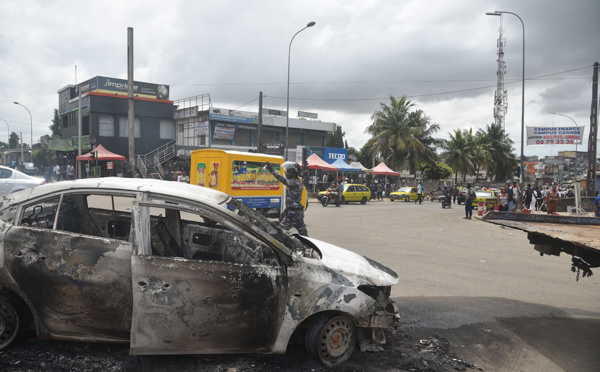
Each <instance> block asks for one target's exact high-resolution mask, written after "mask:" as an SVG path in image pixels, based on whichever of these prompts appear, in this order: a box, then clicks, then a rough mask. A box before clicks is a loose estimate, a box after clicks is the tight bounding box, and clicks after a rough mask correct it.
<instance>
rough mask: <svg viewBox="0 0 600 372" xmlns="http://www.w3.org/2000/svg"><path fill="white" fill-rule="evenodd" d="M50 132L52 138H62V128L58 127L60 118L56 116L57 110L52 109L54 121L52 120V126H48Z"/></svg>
mask: <svg viewBox="0 0 600 372" xmlns="http://www.w3.org/2000/svg"><path fill="white" fill-rule="evenodd" d="M49 128H50V130H51V131H52V135H53V136H58V137H61V136H62V127H61V125H60V116H58V110H57V109H54V119H52V124H51V125H50V127H49Z"/></svg>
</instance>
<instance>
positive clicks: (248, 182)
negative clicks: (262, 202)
mask: <svg viewBox="0 0 600 372" xmlns="http://www.w3.org/2000/svg"><path fill="white" fill-rule="evenodd" d="M273 169H274V170H275V173H279V164H273ZM231 189H232V190H279V181H277V178H275V177H274V176H273V175H272V174H271V172H269V171H268V170H267V169H266V168H265V163H263V162H259V161H243V160H234V161H233V162H232V164H231Z"/></svg>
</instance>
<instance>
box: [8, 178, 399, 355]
mask: <svg viewBox="0 0 600 372" xmlns="http://www.w3.org/2000/svg"><path fill="white" fill-rule="evenodd" d="M1 203H2V204H1V206H0V349H2V348H5V347H7V346H8V345H10V343H11V342H13V340H14V339H15V338H16V337H17V336H18V334H19V333H20V332H21V331H22V330H23V329H26V328H27V327H31V326H33V327H35V331H36V332H37V335H38V338H40V339H61V340H76V341H97V342H128V343H129V345H130V354H132V355H146V354H218V353H250V352H256V353H265V354H268V353H273V354H283V353H285V351H286V348H287V345H288V342H289V341H290V338H291V336H292V334H295V335H300V336H302V335H303V337H304V340H305V345H306V348H307V350H308V352H309V353H310V354H312V355H313V356H314V357H316V358H317V359H318V360H319V361H320V362H322V363H323V364H325V365H328V366H332V365H336V364H339V363H341V362H343V361H345V360H346V359H348V358H349V357H350V355H351V354H352V352H353V350H354V349H355V348H356V345H357V343H358V344H359V345H360V347H361V349H363V350H364V349H370V350H374V349H377V348H381V346H380V345H381V344H382V343H384V342H385V334H384V329H386V328H394V327H397V326H398V324H399V323H398V322H399V316H398V310H397V307H396V304H395V303H394V302H393V301H392V300H390V298H389V296H390V290H391V286H392V285H394V284H396V283H397V282H398V277H397V275H396V274H395V273H394V272H393V271H392V270H390V269H388V268H386V267H385V266H383V265H381V264H379V263H377V262H374V261H372V260H370V259H368V258H365V257H363V256H360V255H358V254H355V253H352V252H350V251H347V250H344V249H342V248H339V247H336V246H334V245H331V244H327V243H325V242H322V241H319V240H317V239H313V238H308V237H302V236H299V235H292V234H290V233H289V232H287V231H284V230H282V229H280V228H279V227H278V226H277V225H276V224H275V223H273V222H272V221H270V220H268V219H266V218H264V217H263V216H261V215H260V214H259V213H257V212H256V211H254V210H253V209H250V208H249V207H247V206H246V205H244V204H243V203H241V202H239V201H238V200H236V199H233V198H231V197H230V196H228V195H227V194H224V193H221V192H219V191H215V190H211V189H207V188H203V187H198V186H194V185H189V184H184V183H181V182H167V181H160V180H150V179H126V178H101V179H85V180H76V181H65V182H58V183H53V184H47V185H44V186H43V187H36V188H33V189H28V190H24V191H21V192H18V193H14V194H10V195H8V196H5V197H4V198H3V199H1Z"/></svg>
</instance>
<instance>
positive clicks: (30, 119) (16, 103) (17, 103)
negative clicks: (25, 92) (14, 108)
mask: <svg viewBox="0 0 600 372" xmlns="http://www.w3.org/2000/svg"><path fill="white" fill-rule="evenodd" d="M13 103H14V104H15V105H19V106H23V108H25V110H27V112H28V113H29V123H30V124H31V155H33V118H32V117H31V111H29V109H28V108H27V107H25V105H22V104H20V103H19V102H13ZM21 161H23V162H24V161H25V159H22V160H21Z"/></svg>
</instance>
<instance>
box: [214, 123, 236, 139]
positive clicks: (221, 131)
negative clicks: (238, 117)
mask: <svg viewBox="0 0 600 372" xmlns="http://www.w3.org/2000/svg"><path fill="white" fill-rule="evenodd" d="M234 133H235V128H230V127H224V126H221V125H217V126H215V132H214V133H213V139H223V140H229V141H231V140H233V134H234Z"/></svg>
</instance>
